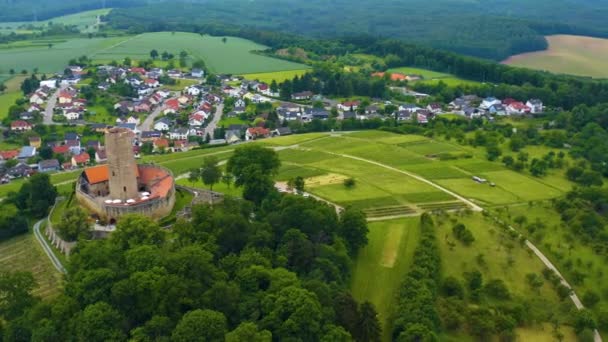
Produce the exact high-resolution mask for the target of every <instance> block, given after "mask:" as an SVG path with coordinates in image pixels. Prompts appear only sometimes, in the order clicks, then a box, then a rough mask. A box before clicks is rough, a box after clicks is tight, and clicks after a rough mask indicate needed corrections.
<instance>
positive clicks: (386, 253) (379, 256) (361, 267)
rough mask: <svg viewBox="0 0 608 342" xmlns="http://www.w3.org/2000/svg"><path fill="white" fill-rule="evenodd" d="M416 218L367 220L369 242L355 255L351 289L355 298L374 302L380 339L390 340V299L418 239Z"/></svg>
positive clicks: (396, 288) (401, 279)
mask: <svg viewBox="0 0 608 342" xmlns="http://www.w3.org/2000/svg"><path fill="white" fill-rule="evenodd" d="M418 221H419V218H417V217H416V218H405V219H399V220H390V221H381V222H374V223H370V224H369V234H368V235H367V237H368V239H369V242H368V244H367V246H365V248H363V249H362V250H361V251H359V254H358V255H357V259H356V263H355V267H354V270H353V276H352V282H351V290H352V293H353V296H354V297H355V298H356V299H357V300H359V301H370V302H371V303H373V304H374V305H375V306H376V309H377V310H378V318H379V320H380V322H381V324H382V329H383V341H390V330H391V321H390V317H391V314H392V311H391V310H392V303H393V302H394V301H395V296H396V294H397V291H398V289H399V286H400V285H401V282H402V281H403V279H404V278H405V275H406V273H407V271H408V269H409V266H410V265H411V263H412V258H413V254H414V249H415V248H416V246H417V244H418V240H419V239H420V227H419V225H418Z"/></svg>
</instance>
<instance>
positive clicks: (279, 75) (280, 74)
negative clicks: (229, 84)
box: [240, 69, 308, 84]
mask: <svg viewBox="0 0 608 342" xmlns="http://www.w3.org/2000/svg"><path fill="white" fill-rule="evenodd" d="M307 72H308V69H302V70H287V71H275V72H263V73H257V74H243V75H240V76H243V77H244V78H245V79H246V80H252V81H253V80H258V81H260V82H264V83H267V84H270V83H272V81H276V82H277V83H282V82H285V81H286V80H292V79H294V78H295V77H296V76H298V77H299V76H302V75H304V74H306V73H307Z"/></svg>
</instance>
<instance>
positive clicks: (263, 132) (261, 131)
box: [245, 127, 270, 141]
mask: <svg viewBox="0 0 608 342" xmlns="http://www.w3.org/2000/svg"><path fill="white" fill-rule="evenodd" d="M269 136H270V130H269V129H267V128H264V127H250V128H248V129H247V131H246V132H245V139H246V140H247V141H249V140H257V139H263V138H268V137H269Z"/></svg>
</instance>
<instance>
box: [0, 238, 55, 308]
mask: <svg viewBox="0 0 608 342" xmlns="http://www.w3.org/2000/svg"><path fill="white" fill-rule="evenodd" d="M0 269H2V270H5V271H25V272H32V274H33V275H34V278H35V279H36V281H37V283H38V287H37V288H36V289H35V290H34V294H35V295H36V296H39V297H42V298H52V297H54V296H56V295H57V294H58V293H59V290H60V289H61V287H62V286H63V278H62V276H61V274H60V273H59V272H57V271H56V270H55V268H54V267H53V265H52V264H51V261H50V260H49V258H48V256H46V254H44V251H43V250H42V247H40V244H39V243H38V241H36V238H35V237H34V234H31V233H30V234H25V235H21V236H17V237H14V238H12V239H10V240H7V241H4V242H0Z"/></svg>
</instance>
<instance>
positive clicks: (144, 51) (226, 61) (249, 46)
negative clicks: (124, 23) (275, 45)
mask: <svg viewBox="0 0 608 342" xmlns="http://www.w3.org/2000/svg"><path fill="white" fill-rule="evenodd" d="M152 49H157V50H159V51H168V52H171V53H173V54H175V55H178V54H179V53H180V51H182V50H184V51H186V52H188V54H189V55H190V59H191V60H195V59H202V60H204V61H205V64H206V65H207V67H208V68H209V69H210V70H211V71H212V72H214V73H226V74H249V73H266V72H276V71H286V70H302V69H305V68H306V66H305V65H303V64H298V63H293V62H289V61H285V60H280V59H276V58H271V57H267V56H262V55H259V54H255V53H253V51H260V50H266V49H267V47H266V46H263V45H259V44H256V43H254V42H252V41H250V40H246V39H241V38H235V37H227V41H226V43H224V42H222V37H212V36H207V35H206V36H204V37H202V36H201V35H198V34H194V33H183V32H175V33H172V32H155V33H144V34H140V35H137V36H135V37H131V38H129V40H128V41H125V42H123V43H121V44H116V45H114V46H112V47H110V48H108V49H105V50H103V51H98V52H96V53H94V54H93V55H94V59H100V60H112V59H115V60H121V59H123V58H125V57H127V56H128V57H130V58H132V59H134V60H141V59H148V58H149V54H150V51H151V50H152Z"/></svg>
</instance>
